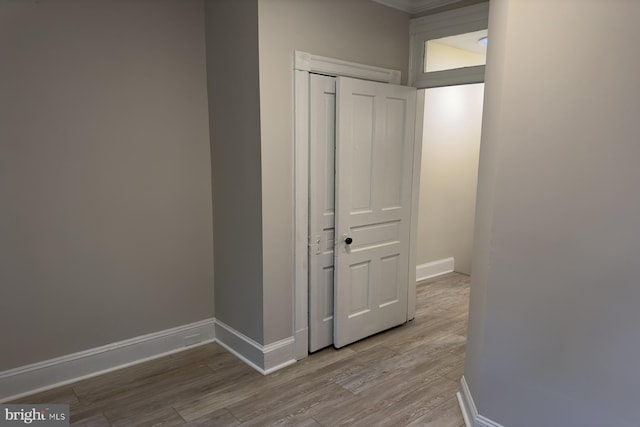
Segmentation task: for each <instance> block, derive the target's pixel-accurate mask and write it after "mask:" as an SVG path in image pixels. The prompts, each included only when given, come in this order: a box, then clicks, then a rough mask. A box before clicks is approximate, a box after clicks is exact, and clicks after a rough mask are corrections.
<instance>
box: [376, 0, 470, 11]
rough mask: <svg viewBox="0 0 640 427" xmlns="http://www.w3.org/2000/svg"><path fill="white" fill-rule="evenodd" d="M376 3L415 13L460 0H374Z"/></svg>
mask: <svg viewBox="0 0 640 427" xmlns="http://www.w3.org/2000/svg"><path fill="white" fill-rule="evenodd" d="M372 1H374V2H376V3H380V4H383V5H385V6H389V7H392V8H394V9H398V10H401V11H403V12H407V13H411V14H415V13H420V12H424V11H427V10H431V9H435V8H438V7H441V6H446V5H449V4H453V3H457V2H458V1H460V0H372Z"/></svg>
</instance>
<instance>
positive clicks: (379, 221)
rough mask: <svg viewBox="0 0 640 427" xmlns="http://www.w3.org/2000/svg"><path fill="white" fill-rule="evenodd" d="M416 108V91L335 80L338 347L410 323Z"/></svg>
mask: <svg viewBox="0 0 640 427" xmlns="http://www.w3.org/2000/svg"><path fill="white" fill-rule="evenodd" d="M415 107H416V90H415V88H408V87H403V86H395V85H389V84H382V83H374V82H369V81H364V80H356V79H349V78H343V77H338V78H337V85H336V135H337V136H336V157H335V162H336V163H335V168H336V169H335V172H336V178H335V179H336V181H335V182H336V184H337V185H336V190H335V196H336V206H335V208H336V210H335V212H336V216H335V218H334V219H335V227H336V233H335V236H336V239H337V241H338V242H337V244H336V245H335V253H334V258H335V261H334V263H335V270H334V319H333V325H334V330H333V342H334V345H335V346H336V347H342V346H344V345H346V344H349V343H351V342H354V341H357V340H359V339H362V338H365V337H367V336H369V335H372V334H374V333H376V332H380V331H383V330H385V329H388V328H391V327H393V326H397V325H400V324H402V323H404V322H406V320H407V290H408V280H409V231H410V225H411V224H410V215H411V182H412V168H413V143H414V128H415ZM347 238H350V239H352V242H351V243H350V244H348V243H347V241H346V239H347Z"/></svg>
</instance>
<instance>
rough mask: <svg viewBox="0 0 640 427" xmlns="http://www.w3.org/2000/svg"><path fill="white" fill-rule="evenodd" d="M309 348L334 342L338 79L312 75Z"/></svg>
mask: <svg viewBox="0 0 640 427" xmlns="http://www.w3.org/2000/svg"><path fill="white" fill-rule="evenodd" d="M309 87H310V94H309V102H310V109H309V111H310V141H309V159H310V162H309V177H310V179H309V195H310V201H309V239H310V242H309V243H310V245H309V351H311V352H313V351H316V350H319V349H321V348H323V347H327V346H329V345H331V344H332V343H333V246H334V230H333V223H334V173H335V169H334V157H335V156H334V150H335V107H336V79H335V78H334V77H327V76H321V75H317V74H311V75H310V86H309Z"/></svg>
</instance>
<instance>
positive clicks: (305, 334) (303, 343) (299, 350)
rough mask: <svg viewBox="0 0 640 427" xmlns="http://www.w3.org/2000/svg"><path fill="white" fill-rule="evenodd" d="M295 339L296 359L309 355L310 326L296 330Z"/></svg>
mask: <svg viewBox="0 0 640 427" xmlns="http://www.w3.org/2000/svg"><path fill="white" fill-rule="evenodd" d="M295 340H296V342H295V353H294V356H295V358H296V360H302V359H304V358H305V357H307V356H309V328H304V329H300V330H299V331H296V336H295Z"/></svg>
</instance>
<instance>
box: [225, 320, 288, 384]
mask: <svg viewBox="0 0 640 427" xmlns="http://www.w3.org/2000/svg"><path fill="white" fill-rule="evenodd" d="M216 341H217V342H218V344H220V345H221V346H222V347H224V348H225V349H227V350H228V351H229V352H230V353H232V354H234V355H235V356H236V357H237V358H238V359H240V360H242V361H243V362H244V363H246V364H247V365H249V366H251V367H252V368H253V369H255V370H256V371H258V372H260V373H261V374H262V375H267V374H270V373H271V372H274V371H277V370H278V369H282V368H284V367H286V366H289V365H291V364H293V363H295V362H296V359H295V357H294V344H295V340H294V338H293V337H289V338H285V339H283V340H280V341H276V342H274V343H271V344H267V345H264V346H263V345H262V344H260V343H258V342H256V341H254V340H252V339H251V338H249V337H248V336H246V335H244V334H243V333H242V332H239V331H236V330H235V329H233V328H232V327H231V326H229V325H226V324H225V323H223V322H221V321H219V320H217V321H216Z"/></svg>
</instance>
